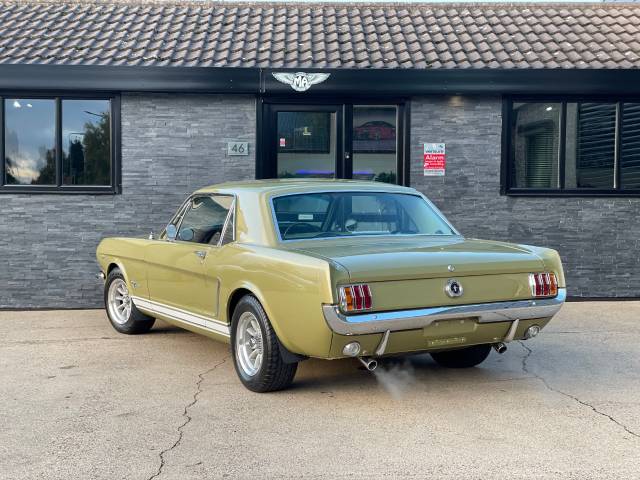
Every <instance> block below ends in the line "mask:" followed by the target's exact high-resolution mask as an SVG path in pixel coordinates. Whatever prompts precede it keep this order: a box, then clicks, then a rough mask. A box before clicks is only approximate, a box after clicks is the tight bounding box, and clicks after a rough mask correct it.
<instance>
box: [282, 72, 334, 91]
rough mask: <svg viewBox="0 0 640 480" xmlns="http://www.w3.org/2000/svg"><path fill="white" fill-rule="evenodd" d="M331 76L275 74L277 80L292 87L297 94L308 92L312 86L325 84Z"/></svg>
mask: <svg viewBox="0 0 640 480" xmlns="http://www.w3.org/2000/svg"><path fill="white" fill-rule="evenodd" d="M330 75H331V74H330V73H305V72H295V73H291V72H273V76H274V77H275V79H276V80H278V81H279V82H282V83H284V84H285V85H290V86H291V88H293V89H294V90H295V91H296V92H306V91H307V90H309V89H310V88H311V85H315V84H317V83H322V82H324V81H325V80H326V79H327V78H329V76H330Z"/></svg>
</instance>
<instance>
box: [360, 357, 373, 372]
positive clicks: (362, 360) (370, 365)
mask: <svg viewBox="0 0 640 480" xmlns="http://www.w3.org/2000/svg"><path fill="white" fill-rule="evenodd" d="M357 358H358V360H359V361H360V363H361V364H362V365H364V368H366V369H367V370H369V371H370V372H373V371H374V370H375V369H376V368H378V361H377V360H374V359H373V358H369V357H364V358H363V357H357Z"/></svg>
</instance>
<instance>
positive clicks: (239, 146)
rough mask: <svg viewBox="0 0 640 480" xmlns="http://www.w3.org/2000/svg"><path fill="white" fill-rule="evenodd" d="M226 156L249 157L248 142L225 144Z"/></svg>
mask: <svg viewBox="0 0 640 480" xmlns="http://www.w3.org/2000/svg"><path fill="white" fill-rule="evenodd" d="M227 155H249V142H227Z"/></svg>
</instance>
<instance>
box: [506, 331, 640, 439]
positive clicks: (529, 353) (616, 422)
mask: <svg viewBox="0 0 640 480" xmlns="http://www.w3.org/2000/svg"><path fill="white" fill-rule="evenodd" d="M518 343H519V344H520V345H521V346H522V348H524V349H525V350H526V351H527V354H526V355H525V356H524V357H522V371H523V372H524V373H526V374H529V375H533V376H534V377H535V378H537V379H538V380H540V381H541V382H542V383H543V384H544V386H545V387H547V389H548V390H551V391H552V392H555V393H558V394H560V395H563V396H565V397H567V398H570V399H571V400H573V401H574V402H577V403H579V404H580V405H583V406H585V407H588V408H590V409H591V410H593V411H594V412H595V413H597V414H598V415H601V416H603V417H605V418H608V419H609V420H610V421H612V422H613V423H615V424H616V425H618V426H619V427H621V428H623V429H624V430H625V431H626V432H627V433H629V434H631V435H633V436H634V437H636V438H640V434H639V433H636V432H634V431H633V430H631V429H630V428H629V427H627V426H626V425H625V424H623V423H621V422H619V421H618V420H616V419H615V418H614V417H612V416H611V415H609V414H607V413H604V412H601V411H600V410H598V409H597V408H596V407H594V406H593V405H591V404H590V403H587V402H585V401H584V400H580V399H579V398H578V397H576V396H575V395H571V394H570V393H566V392H563V391H562V390H558V389H557V388H554V387H552V386H551V385H549V383H547V380H546V379H545V378H544V377H542V376H540V375H538V374H537V373H535V372H532V371H531V370H529V368H528V367H527V360H528V359H529V357H530V356H531V354H532V353H533V350H531V349H530V348H529V347H527V346H526V345H525V344H524V343H523V342H522V341H520V340H518Z"/></svg>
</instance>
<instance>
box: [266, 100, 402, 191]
mask: <svg viewBox="0 0 640 480" xmlns="http://www.w3.org/2000/svg"><path fill="white" fill-rule="evenodd" d="M402 108H403V105H398V104H386V105H385V104H367V103H362V104H352V103H345V104H334V105H326V104H325V105H290V104H278V103H273V104H264V108H263V116H262V123H263V128H262V132H261V135H262V138H261V142H262V143H261V145H262V148H263V149H264V150H263V152H262V155H261V158H260V163H259V165H258V178H309V177H316V178H354V179H360V180H374V181H378V182H386V183H403V182H404V181H406V180H405V176H404V175H403V173H404V172H403V163H402V151H403V140H404V139H403V138H402V134H401V132H402V114H401V109H402Z"/></svg>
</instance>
